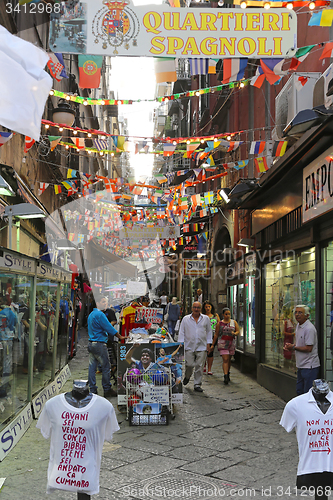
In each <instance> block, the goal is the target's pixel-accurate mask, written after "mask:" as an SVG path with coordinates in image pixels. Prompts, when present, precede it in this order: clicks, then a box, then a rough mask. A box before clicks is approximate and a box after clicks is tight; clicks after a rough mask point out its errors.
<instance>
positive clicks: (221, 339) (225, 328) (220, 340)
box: [210, 307, 239, 385]
mask: <svg viewBox="0 0 333 500" xmlns="http://www.w3.org/2000/svg"><path fill="white" fill-rule="evenodd" d="M230 316H231V312H230V309H229V308H228V307H225V308H224V309H223V310H222V321H220V322H219V323H217V325H216V329H215V335H214V338H213V342H212V346H211V348H210V352H213V351H214V347H215V346H216V344H217V348H218V351H219V353H220V356H222V368H223V374H224V383H225V385H227V384H228V383H229V382H230V365H231V356H233V355H234V354H235V348H236V340H235V339H236V335H239V326H238V323H237V321H235V320H234V319H231V318H230Z"/></svg>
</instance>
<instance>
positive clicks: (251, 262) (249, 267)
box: [245, 254, 256, 274]
mask: <svg viewBox="0 0 333 500" xmlns="http://www.w3.org/2000/svg"><path fill="white" fill-rule="evenodd" d="M245 271H246V272H247V273H248V274H253V273H255V271H256V256H255V254H252V255H247V256H246V257H245Z"/></svg>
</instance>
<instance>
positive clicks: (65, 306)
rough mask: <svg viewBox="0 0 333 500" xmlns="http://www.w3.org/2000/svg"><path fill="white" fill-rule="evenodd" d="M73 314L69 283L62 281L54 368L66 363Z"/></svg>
mask: <svg viewBox="0 0 333 500" xmlns="http://www.w3.org/2000/svg"><path fill="white" fill-rule="evenodd" d="M73 316H74V310H73V303H72V301H71V287H70V284H69V283H63V284H61V288H60V307H59V327H58V345H57V359H56V370H61V369H62V368H63V367H64V366H65V364H66V363H67V357H68V328H69V327H70V326H71V325H72V322H73Z"/></svg>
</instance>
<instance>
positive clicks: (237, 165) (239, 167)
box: [234, 160, 249, 170]
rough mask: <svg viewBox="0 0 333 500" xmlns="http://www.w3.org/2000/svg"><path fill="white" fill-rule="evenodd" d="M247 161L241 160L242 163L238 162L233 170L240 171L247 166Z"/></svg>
mask: <svg viewBox="0 0 333 500" xmlns="http://www.w3.org/2000/svg"><path fill="white" fill-rule="evenodd" d="M248 163H249V160H243V161H238V162H237V163H235V164H234V169H235V170H242V169H243V168H245V167H246V165H248Z"/></svg>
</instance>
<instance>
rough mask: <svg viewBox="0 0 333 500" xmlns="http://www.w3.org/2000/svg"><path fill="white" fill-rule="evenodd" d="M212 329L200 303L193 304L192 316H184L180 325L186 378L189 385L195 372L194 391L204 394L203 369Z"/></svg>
mask: <svg viewBox="0 0 333 500" xmlns="http://www.w3.org/2000/svg"><path fill="white" fill-rule="evenodd" d="M212 337H213V332H212V327H211V322H210V319H209V317H208V316H206V315H204V314H201V304H200V302H193V305H192V314H188V315H187V316H184V318H183V319H182V322H181V324H180V329H179V334H178V342H184V348H185V378H184V380H183V384H184V385H187V384H188V383H189V380H190V378H191V375H192V372H193V370H194V390H195V391H197V392H203V389H202V387H201V383H202V375H203V367H204V364H205V361H206V355H207V350H208V349H209V347H210V344H211V343H212Z"/></svg>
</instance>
